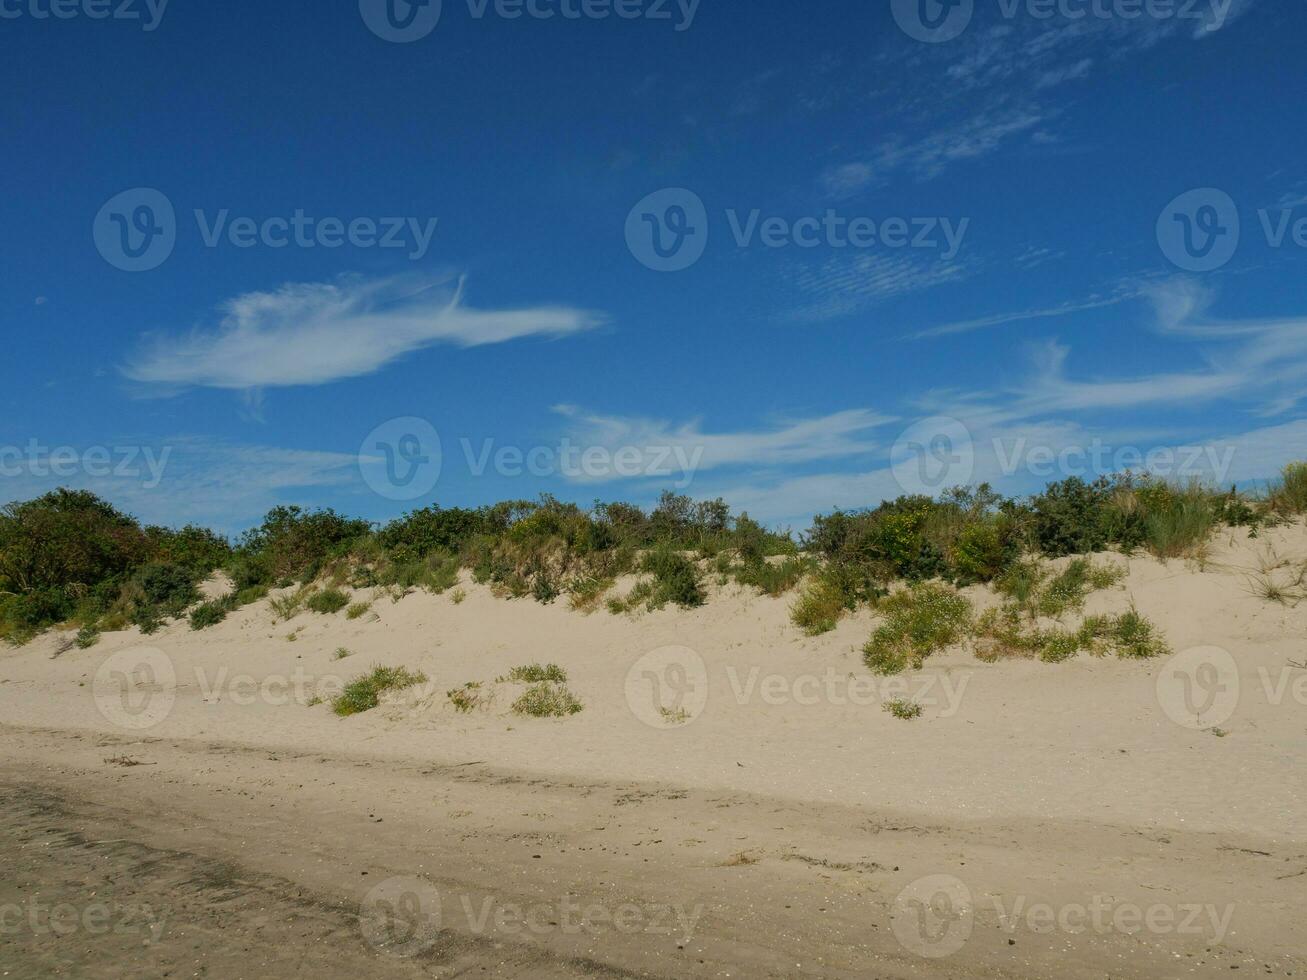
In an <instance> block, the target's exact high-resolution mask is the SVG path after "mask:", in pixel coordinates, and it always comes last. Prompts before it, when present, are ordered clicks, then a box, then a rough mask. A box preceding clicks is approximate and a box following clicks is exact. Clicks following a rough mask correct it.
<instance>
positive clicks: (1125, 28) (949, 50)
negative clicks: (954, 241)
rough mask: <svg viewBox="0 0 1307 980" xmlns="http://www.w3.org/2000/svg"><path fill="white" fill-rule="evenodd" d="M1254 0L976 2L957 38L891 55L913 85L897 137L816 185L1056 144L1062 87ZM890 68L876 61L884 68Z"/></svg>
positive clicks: (831, 188) (1203, 29)
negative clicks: (1157, 5) (1033, 5)
mask: <svg viewBox="0 0 1307 980" xmlns="http://www.w3.org/2000/svg"><path fill="white" fill-rule="evenodd" d="M1256 3H1257V0H1199V2H1197V3H1194V4H1184V5H1182V4H1176V5H1174V7H1173V10H1174V11H1175V12H1176V13H1175V14H1173V15H1172V16H1165V17H1164V16H1149V15H1147V14H1143V15H1133V16H1127V15H1125V14H1123V13H1117V12H1116V11H1115V10H1113V9H1111V8H1110V5H1108V12H1107V13H1106V14H1105V15H1090V14H1089V13H1088V12H1086V13H1084V14H1082V15H1081V16H1079V17H1063V16H1058V15H1057V12H1056V11H1053V12H1052V13H1051V14H1046V15H1038V16H1037V15H1034V14H1032V13H1031V12H1030V10H1029V9H1028V8H1027V5H1026V4H1025V3H1024V2H1020V0H1017V2H1013V3H1006V4H1002V5H994V7H993V9H991V10H990V12H989V13H988V15H987V16H982V14H981V13H980V6H981V5H977V15H976V18H975V22H974V23H973V24H972V25H971V27H970V28H969V29H968V30H967V31H966V32H964V33H963V34H962V35H961V36H960V37H959V38H957V39H956V40H954V41H951V42H949V43H948V44H942V45H938V46H928V45H914V46H911V47H909V48H905V49H901V50H899V51H896V52H894V53H893V54H890V55H888V56H887V57H886V60H887V61H888V62H889V63H892V64H894V65H896V66H899V67H901V68H902V71H901V72H900V73H899V74H901V76H902V78H904V79H907V80H910V81H909V84H910V86H911V88H907V89H903V88H902V87H900V88H893V87H892V86H891V90H890V91H888V92H887V93H886V94H887V95H888V96H889V99H887V100H886V106H887V108H886V111H885V116H886V117H887V118H888V119H892V120H894V121H893V131H894V133H895V134H896V135H892V136H890V137H888V138H884V139H880V140H878V141H877V142H874V143H870V144H868V145H867V146H865V147H864V148H863V149H862V150H861V151H860V152H858V151H854V152H851V153H848V154H847V155H846V158H845V159H843V160H839V161H837V162H835V163H833V164H831V165H829V166H827V167H826V168H825V169H824V170H822V171H821V172H820V173H819V174H818V183H819V186H820V187H821V189H822V190H823V191H824V192H825V193H827V194H828V195H830V196H832V197H835V198H845V197H851V196H853V195H855V194H858V193H860V192H862V191H864V190H866V189H868V188H872V187H880V186H884V185H885V184H886V183H889V182H890V181H891V180H892V179H893V178H894V177H895V176H897V175H898V174H900V173H907V174H909V175H910V176H911V177H913V178H915V179H917V180H919V181H928V180H932V179H934V178H937V177H939V176H940V175H941V174H943V173H945V172H946V171H947V170H949V169H950V168H951V167H953V166H954V165H956V164H959V163H963V162H966V161H970V160H976V159H979V158H982V157H985V156H989V155H991V154H993V153H996V152H998V151H999V150H1001V149H1003V148H1005V147H1009V146H1013V145H1022V144H1023V143H1024V144H1028V145H1041V144H1048V143H1053V142H1056V141H1057V134H1056V132H1055V130H1056V128H1057V126H1058V123H1059V121H1060V120H1061V119H1063V118H1064V117H1065V116H1066V115H1067V113H1068V107H1069V105H1070V100H1069V99H1068V98H1066V97H1065V96H1063V95H1062V93H1064V92H1065V91H1066V90H1068V89H1069V88H1070V87H1072V86H1073V85H1074V84H1075V83H1079V82H1083V81H1085V80H1086V79H1089V78H1091V77H1092V76H1093V75H1094V73H1095V72H1098V71H1102V70H1103V66H1104V65H1110V64H1111V63H1113V62H1114V61H1118V60H1119V59H1121V58H1125V57H1131V56H1138V55H1139V54H1141V53H1143V52H1147V51H1149V50H1151V49H1153V48H1155V47H1157V46H1158V45H1159V44H1162V43H1163V42H1166V41H1169V40H1171V39H1174V38H1189V39H1193V40H1202V39H1204V38H1209V37H1212V36H1214V35H1215V34H1217V33H1218V32H1219V31H1221V30H1223V29H1225V28H1227V27H1229V25H1230V24H1232V23H1233V22H1234V21H1236V20H1238V19H1240V18H1241V17H1243V16H1244V15H1245V14H1247V13H1248V12H1249V11H1250V10H1252V9H1253V7H1254V6H1255V5H1256ZM1182 7H1183V9H1184V10H1185V14H1184V15H1183V16H1179V15H1178V12H1179V11H1180V9H1181V8H1182ZM885 67H886V66H885V64H883V63H879V64H877V65H876V68H877V72H878V74H881V75H883V74H884V73H885ZM959 96H965V98H961V99H960V98H959ZM891 100H892V101H891ZM885 123H886V119H882V120H881V124H882V126H884V125H885Z"/></svg>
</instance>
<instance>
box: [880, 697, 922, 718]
mask: <svg viewBox="0 0 1307 980" xmlns="http://www.w3.org/2000/svg"><path fill="white" fill-rule="evenodd" d="M885 710H886V711H888V712H889V713H890V714H892V715H893V716H894V717H895V718H898V719H899V720H900V721H911V720H912V719H913V718H920V717H921V712H922V710H923V709H922V707H921V705H920V704H918V703H917V702H916V701H909V700H908V699H907V698H894V699H893V700H892V701H886V702H885Z"/></svg>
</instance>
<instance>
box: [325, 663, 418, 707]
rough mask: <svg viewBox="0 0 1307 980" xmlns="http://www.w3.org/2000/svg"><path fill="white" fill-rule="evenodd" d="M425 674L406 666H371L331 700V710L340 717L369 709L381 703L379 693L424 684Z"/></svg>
mask: <svg viewBox="0 0 1307 980" xmlns="http://www.w3.org/2000/svg"><path fill="white" fill-rule="evenodd" d="M426 681H427V675H426V674H423V673H422V672H420V671H419V672H417V673H414V672H413V671H410V670H408V668H406V667H382V666H377V667H373V668H372V670H371V672H370V673H367V674H364V675H363V676H362V677H356V678H355V679H354V680H352V681H350V682H349V683H348V684H346V685H345V689H344V690H343V691H342V692H341V693H340V694H339V695H338V696H337V697H336V698H335V699H334V700H333V701H332V702H331V710H332V711H334V712H335V713H336V714H338V715H340V716H341V717H342V718H344V717H348V716H349V715H357V714H361V713H363V712H365V711H371V710H372V709H373V708H375V707H376V706H377V705H378V704H380V703H381V695H383V694H385V693H387V692H389V691H402V690H404V689H405V688H409V687H413V686H415V685H417V684H425V683H426Z"/></svg>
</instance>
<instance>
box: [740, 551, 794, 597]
mask: <svg viewBox="0 0 1307 980" xmlns="http://www.w3.org/2000/svg"><path fill="white" fill-rule="evenodd" d="M810 566H811V561H810V560H809V559H807V558H802V557H798V556H793V555H791V556H789V557H786V558H784V559H783V560H781V561H779V562H769V561H765V560H763V559H759V560H757V561H752V562H746V563H744V564H743V565H738V566H736V567H735V568H734V569H732V573H733V574H734V576H735V581H737V582H739V583H740V584H741V585H747V586H750V587H752V588H755V589H757V590H758V591H759V592H761V593H762V594H763V595H768V596H771V597H772V598H773V599H776V598H779V597H781V596H783V595H785V593H787V592H789V591H790V590H791V589H793V588H794V587H795V586H796V585H798V584H799V582H800V580H801V579H802V578H803V576H804V575H805V574H806V573H807V571H808V569H809V567H810Z"/></svg>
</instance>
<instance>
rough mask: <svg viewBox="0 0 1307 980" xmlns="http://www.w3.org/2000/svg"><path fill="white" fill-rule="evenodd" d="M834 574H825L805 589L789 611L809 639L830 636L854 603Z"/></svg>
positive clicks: (813, 580) (794, 621) (796, 624)
mask: <svg viewBox="0 0 1307 980" xmlns="http://www.w3.org/2000/svg"><path fill="white" fill-rule="evenodd" d="M855 602H856V600H855V601H854V602H851V601H850V597H849V596H847V595H846V594H845V593H844V590H843V589H842V588H841V587H840V583H839V582H838V581H837V580H836V578H835V577H834V576H833V575H830V574H829V573H827V572H823V573H822V574H820V575H818V576H817V577H816V578H814V579H812V580H811V581H809V582H808V584H807V585H806V586H804V588H803V591H802V592H800V593H799V598H798V599H797V600H796V601H795V603H794V606H793V607H792V608H791V609H790V619H791V621H793V623H794V625H795V626H797V627H799V628H800V629H801V630H803V632H804V633H806V634H807V635H808V636H820V635H821V634H822V633H829V632H830V631H831V630H833V629H834V628H835V627H836V626H837V625H838V624H839V621H840V618H841V617H842V616H843V615H844V614H845V613H846V612H848V611H849V609H850V608H851V607H852V606H853V605H854V604H855Z"/></svg>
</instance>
